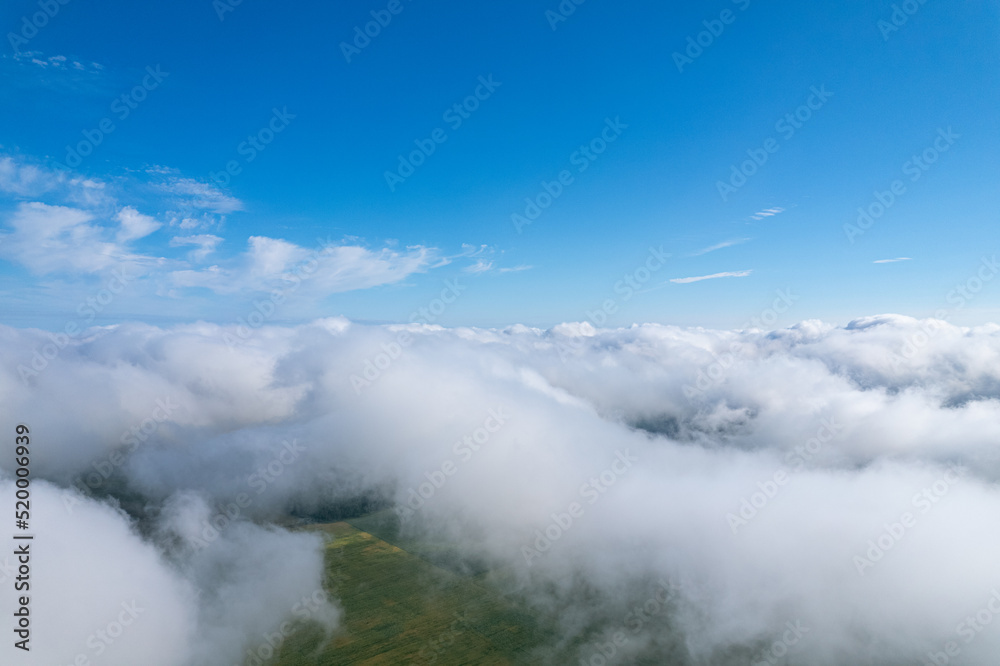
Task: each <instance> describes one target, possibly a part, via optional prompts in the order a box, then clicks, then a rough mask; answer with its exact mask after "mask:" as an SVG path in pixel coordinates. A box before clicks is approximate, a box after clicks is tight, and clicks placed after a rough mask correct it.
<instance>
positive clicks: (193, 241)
mask: <svg viewBox="0 0 1000 666" xmlns="http://www.w3.org/2000/svg"><path fill="white" fill-rule="evenodd" d="M222 241H223V239H222V238H221V237H219V236H215V235H212V234H197V235H194V236H174V237H173V238H171V239H170V247H182V246H185V245H193V246H195V249H194V250H192V251H191V254H190V257H191V260H192V261H195V262H198V263H200V262H202V261H204V260H205V258H207V257H208V255H210V254H212V253H213V252H215V249H216V248H217V247H218V246H219V244H220V243H222Z"/></svg>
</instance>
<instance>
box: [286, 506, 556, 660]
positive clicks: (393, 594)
mask: <svg viewBox="0 0 1000 666" xmlns="http://www.w3.org/2000/svg"><path fill="white" fill-rule="evenodd" d="M351 522H353V523H355V524H358V525H364V526H365V527H367V528H369V529H371V530H372V531H373V532H376V533H380V534H381V535H383V536H385V537H387V538H390V539H392V540H393V541H397V540H396V539H395V538H394V530H393V529H392V525H391V521H386V520H382V519H379V518H378V517H376V518H374V519H372V518H369V519H361V520H358V521H351ZM308 529H312V530H319V531H322V532H324V533H326V534H327V535H329V536H330V537H332V539H331V540H330V541H329V542H328V544H327V551H326V576H327V578H326V587H327V590H328V591H329V592H330V593H331V595H332V596H335V597H336V598H338V599H339V603H340V604H341V606H342V608H343V610H344V618H343V620H344V631H343V632H342V633H341V634H340V635H338V636H335V637H334V638H333V639H332V640H330V641H328V642H325V641H324V637H323V636H321V635H320V633H319V632H318V631H316V630H315V629H310V628H309V627H303V628H302V629H300V630H299V631H297V632H296V633H295V634H293V635H292V636H290V637H289V638H288V639H287V640H286V641H285V643H284V645H283V646H282V649H281V653H280V655H279V656H278V658H277V659H276V660H275V663H276V664H279V665H280V666H307V665H308V666H334V665H336V664H358V665H366V666H375V665H381V664H385V665H398V664H431V663H433V664H435V665H438V666H448V665H450V664H455V665H458V664H496V665H502V664H533V663H541V661H540V660H539V659H537V658H533V657H532V655H531V651H532V649H533V648H534V647H535V646H538V645H540V644H541V643H542V642H543V641H544V640H545V638H546V635H545V632H544V631H542V630H541V629H539V628H538V627H537V623H536V621H535V619H534V618H533V617H532V616H530V615H527V614H525V613H523V612H521V611H519V610H518V609H517V607H516V606H515V605H514V604H513V603H511V602H509V601H507V600H506V599H504V598H503V597H502V596H500V595H499V594H497V593H496V591H495V590H493V589H491V588H489V587H487V586H486V585H485V584H483V583H482V582H481V581H480V580H477V577H472V576H464V575H460V574H457V573H454V572H452V571H449V570H447V569H444V568H441V567H439V566H435V565H434V564H431V563H430V562H428V561H427V560H425V559H423V558H422V557H417V556H416V555H414V554H411V553H410V552H407V551H406V550H403V549H402V548H400V547H398V546H396V545H392V544H391V543H389V542H387V541H384V540H382V539H380V538H378V537H376V536H373V535H372V534H370V533H369V532H366V531H362V530H360V529H358V528H357V527H354V526H352V525H350V524H348V523H345V522H338V523H328V524H324V525H314V526H311V527H310V528H308ZM397 542H398V541H397ZM403 545H404V546H405V545H406V544H405V543H404V544H403ZM424 555H425V556H426V554H424ZM431 559H436V558H433V557H432V558H431ZM324 642H325V644H324Z"/></svg>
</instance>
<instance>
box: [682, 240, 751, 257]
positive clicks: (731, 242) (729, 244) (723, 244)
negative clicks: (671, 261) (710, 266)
mask: <svg viewBox="0 0 1000 666" xmlns="http://www.w3.org/2000/svg"><path fill="white" fill-rule="evenodd" d="M749 240H750V239H749V238H735V239H733V240H727V241H723V242H721V243H717V244H715V245H711V246H709V247H706V248H703V249H701V250H698V251H697V252H694V253H692V254H691V256H692V257H700V256H701V255H703V254H708V253H709V252H715V251H716V250H721V249H722V248H725V247H732V246H733V245H739V244H741V243H746V242H747V241H749Z"/></svg>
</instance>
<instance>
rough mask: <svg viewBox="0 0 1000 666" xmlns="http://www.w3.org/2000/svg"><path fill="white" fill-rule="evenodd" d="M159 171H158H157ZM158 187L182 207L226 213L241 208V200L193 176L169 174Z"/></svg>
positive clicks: (220, 213)
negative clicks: (183, 176)
mask: <svg viewBox="0 0 1000 666" xmlns="http://www.w3.org/2000/svg"><path fill="white" fill-rule="evenodd" d="M157 173H160V172H157ZM158 187H159V189H160V190H162V191H163V192H165V193H167V194H170V195H174V196H175V197H177V199H178V203H180V204H181V205H182V206H183V207H184V208H191V209H194V210H198V211H208V212H211V213H216V214H219V215H228V214H230V213H235V212H236V211H240V210H243V209H244V208H243V202H242V201H240V200H239V199H237V198H235V197H232V196H230V195H228V194H225V193H223V192H222V191H221V190H219V189H218V188H217V187H215V186H214V185H211V184H209V183H205V182H202V181H199V180H195V179H193V178H180V177H174V176H171V177H169V178H167V180H165V181H164V182H161V183H159V185H158Z"/></svg>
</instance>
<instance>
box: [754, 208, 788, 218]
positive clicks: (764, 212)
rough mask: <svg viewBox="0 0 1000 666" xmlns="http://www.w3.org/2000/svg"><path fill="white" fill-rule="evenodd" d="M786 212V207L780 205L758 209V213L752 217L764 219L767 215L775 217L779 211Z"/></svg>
mask: <svg viewBox="0 0 1000 666" xmlns="http://www.w3.org/2000/svg"><path fill="white" fill-rule="evenodd" d="M784 212H785V209H784V208H779V207H778V206H775V207H774V208H765V209H764V210H760V211H757V212H756V213H754V214H753V215H751V216H750V219H753V220H763V219H764V218H765V217H774V216H775V215H777V214H778V213H784Z"/></svg>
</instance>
